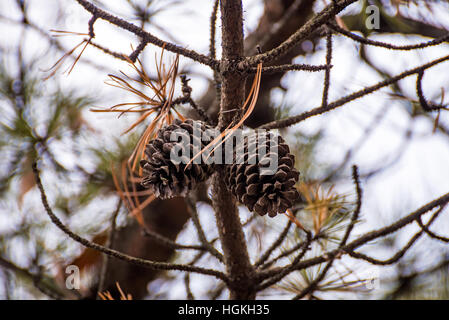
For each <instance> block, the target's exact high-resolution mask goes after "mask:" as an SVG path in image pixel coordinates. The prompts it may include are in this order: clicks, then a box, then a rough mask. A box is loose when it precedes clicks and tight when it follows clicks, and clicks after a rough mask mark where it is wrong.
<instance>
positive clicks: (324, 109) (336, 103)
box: [259, 55, 449, 129]
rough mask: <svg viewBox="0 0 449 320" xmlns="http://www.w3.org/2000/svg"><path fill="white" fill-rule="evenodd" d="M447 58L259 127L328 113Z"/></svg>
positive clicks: (271, 126)
mask: <svg viewBox="0 0 449 320" xmlns="http://www.w3.org/2000/svg"><path fill="white" fill-rule="evenodd" d="M447 60H449V55H447V56H444V57H442V58H439V59H435V60H433V61H431V62H429V63H426V64H423V65H421V66H419V67H416V68H414V69H410V70H407V71H404V72H402V73H400V74H398V75H396V76H394V77H391V78H389V79H386V80H384V81H381V82H378V83H377V84H375V85H372V86H370V87H366V88H364V89H362V90H359V91H356V92H354V93H352V94H350V95H347V96H345V97H343V98H340V99H338V100H336V101H334V102H332V103H330V104H328V105H327V106H324V107H318V108H315V109H312V110H310V111H306V112H304V113H302V114H300V115H297V116H292V117H288V118H285V119H281V120H277V121H273V122H269V123H267V124H264V125H262V126H260V127H259V129H279V128H285V127H289V126H292V125H294V124H297V123H299V122H301V121H304V120H306V119H308V118H310V117H313V116H316V115H319V114H323V113H326V112H328V111H331V110H333V109H336V108H338V107H341V106H343V105H345V104H347V103H348V102H351V101H354V100H356V99H359V98H361V97H363V96H366V95H368V94H371V93H373V92H375V91H377V90H379V89H381V88H384V87H387V86H389V85H391V84H393V83H396V82H397V81H399V80H401V79H404V78H406V77H408V76H411V75H413V74H416V73H419V72H420V71H422V70H426V69H429V68H431V67H433V66H435V65H437V64H439V63H442V62H445V61H447Z"/></svg>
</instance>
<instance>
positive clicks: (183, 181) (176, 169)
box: [140, 119, 213, 199]
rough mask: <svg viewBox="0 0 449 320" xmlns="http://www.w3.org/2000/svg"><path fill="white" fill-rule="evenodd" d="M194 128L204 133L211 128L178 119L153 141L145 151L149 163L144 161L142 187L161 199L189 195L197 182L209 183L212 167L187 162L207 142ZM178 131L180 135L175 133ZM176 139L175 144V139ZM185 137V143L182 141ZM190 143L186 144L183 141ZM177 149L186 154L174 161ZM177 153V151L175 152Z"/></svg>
mask: <svg viewBox="0 0 449 320" xmlns="http://www.w3.org/2000/svg"><path fill="white" fill-rule="evenodd" d="M194 126H196V128H198V130H200V131H201V132H204V130H206V129H208V128H210V127H209V126H207V125H206V124H204V123H203V122H201V121H194V120H191V119H187V120H185V121H181V120H179V119H176V120H174V121H173V122H172V123H171V124H170V125H168V126H165V127H163V128H162V129H160V130H159V132H158V134H157V138H155V139H153V140H151V141H150V142H149V143H148V144H147V146H146V149H145V155H146V157H147V160H141V161H140V166H141V167H142V168H143V179H142V182H141V184H142V186H144V187H145V188H149V189H151V190H152V192H153V193H154V195H155V196H156V197H159V198H161V199H166V198H172V197H176V196H186V195H187V192H188V191H189V190H192V189H193V188H194V187H195V186H196V184H197V183H199V182H202V181H205V180H206V179H207V178H209V176H210V175H211V174H212V172H213V167H212V165H207V164H205V163H204V162H203V161H202V159H201V163H199V164H195V163H192V164H189V165H188V167H187V163H188V162H189V161H190V159H191V158H192V157H193V155H195V154H196V153H198V152H199V151H200V150H201V149H202V148H204V147H205V145H207V143H205V142H203V141H201V135H199V136H196V135H194V134H193V132H194ZM175 131H176V135H174V136H172V133H174V132H175ZM171 136H172V138H175V139H174V141H172V140H171ZM180 138H181V140H180ZM184 141H186V142H187V143H186V144H184V143H183V142H184ZM175 146H177V147H176V148H177V149H178V150H177V152H175V153H176V154H177V155H184V156H182V157H180V158H178V160H177V161H173V160H172V158H171V151H172V149H173V147H175ZM175 150H176V149H175Z"/></svg>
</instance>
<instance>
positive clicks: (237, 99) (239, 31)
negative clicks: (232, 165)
mask: <svg viewBox="0 0 449 320" xmlns="http://www.w3.org/2000/svg"><path fill="white" fill-rule="evenodd" d="M220 5H221V6H220V12H221V24H222V50H223V53H222V64H226V63H229V62H232V61H239V60H241V59H242V58H243V57H242V56H243V17H242V2H241V0H222V1H220ZM244 83H245V78H244V76H242V75H241V74H240V73H239V72H236V71H228V72H226V73H224V74H222V91H221V108H220V116H219V123H218V127H219V128H220V129H221V130H222V129H223V128H225V127H226V126H227V125H228V124H229V123H231V121H232V119H233V116H234V115H233V113H232V112H227V111H229V110H232V109H235V108H241V107H242V106H243V101H244V95H245V91H244V90H245V85H244ZM212 179H213V182H212V195H213V197H212V201H213V207H214V209H215V217H216V222H217V227H218V232H219V237H220V241H221V246H222V248H223V253H224V257H225V263H226V271H227V275H228V277H229V280H230V285H229V286H228V287H229V290H230V298H231V299H244V300H248V299H254V298H255V295H256V293H255V291H254V287H255V279H254V269H253V266H252V265H251V262H250V260H249V255H248V250H247V245H246V241H245V236H244V234H243V229H242V224H241V222H240V217H239V212H238V208H237V204H236V200H235V198H234V196H233V195H232V194H231V192H230V190H229V189H228V188H227V187H226V185H225V182H224V167H222V166H221V167H219V168H217V172H216V173H215V174H214V176H213V178H212Z"/></svg>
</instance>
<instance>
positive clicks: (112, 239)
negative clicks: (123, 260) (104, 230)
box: [97, 198, 122, 299]
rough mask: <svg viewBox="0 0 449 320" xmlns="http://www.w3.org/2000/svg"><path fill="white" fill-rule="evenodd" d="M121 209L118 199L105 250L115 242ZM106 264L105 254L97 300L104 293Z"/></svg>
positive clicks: (107, 262) (105, 255)
mask: <svg viewBox="0 0 449 320" xmlns="http://www.w3.org/2000/svg"><path fill="white" fill-rule="evenodd" d="M121 207H122V199H120V198H119V200H118V203H117V207H116V209H115V211H114V213H113V214H112V217H111V228H110V230H109V234H108V240H107V241H106V244H105V247H107V248H113V247H114V242H115V231H116V226H117V216H118V214H119V212H120V208H121ZM108 264H109V256H108V255H107V254H104V255H103V263H102V265H101V271H100V281H99V284H98V290H97V299H98V298H99V295H98V293H101V292H103V291H104V289H105V288H104V285H105V282H106V274H107V272H108Z"/></svg>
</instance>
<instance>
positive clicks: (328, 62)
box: [321, 26, 332, 107]
mask: <svg viewBox="0 0 449 320" xmlns="http://www.w3.org/2000/svg"><path fill="white" fill-rule="evenodd" d="M325 29H326V71H325V72H324V88H323V98H322V102H321V107H325V106H327V103H328V97H329V87H330V77H331V63H332V31H331V30H330V29H329V28H328V27H327V26H326V28H325Z"/></svg>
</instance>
